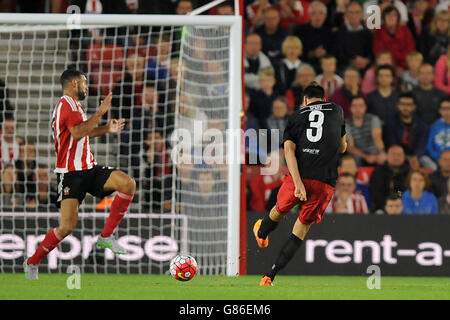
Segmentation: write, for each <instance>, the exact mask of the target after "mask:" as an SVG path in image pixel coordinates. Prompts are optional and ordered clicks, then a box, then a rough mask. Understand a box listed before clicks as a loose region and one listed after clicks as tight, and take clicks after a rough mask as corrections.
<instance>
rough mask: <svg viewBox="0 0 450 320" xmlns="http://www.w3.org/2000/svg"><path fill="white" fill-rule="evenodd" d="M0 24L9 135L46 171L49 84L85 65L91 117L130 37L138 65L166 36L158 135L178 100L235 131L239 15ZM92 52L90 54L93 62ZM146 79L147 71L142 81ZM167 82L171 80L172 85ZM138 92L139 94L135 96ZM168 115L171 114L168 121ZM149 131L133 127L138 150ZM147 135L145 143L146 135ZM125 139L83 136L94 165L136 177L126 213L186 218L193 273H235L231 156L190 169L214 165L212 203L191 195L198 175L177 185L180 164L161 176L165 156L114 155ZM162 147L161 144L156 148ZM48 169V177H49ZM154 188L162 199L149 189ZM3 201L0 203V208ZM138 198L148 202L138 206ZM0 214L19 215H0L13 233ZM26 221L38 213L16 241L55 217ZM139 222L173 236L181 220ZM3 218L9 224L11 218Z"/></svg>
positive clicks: (232, 143)
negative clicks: (27, 146)
mask: <svg viewBox="0 0 450 320" xmlns="http://www.w3.org/2000/svg"><path fill="white" fill-rule="evenodd" d="M0 25H1V26H0V47H1V48H2V49H0V51H2V54H1V56H2V58H0V59H1V64H2V65H3V67H2V74H4V76H5V79H4V80H5V83H6V87H7V88H8V90H9V93H10V95H9V99H10V102H11V104H12V105H13V106H14V107H15V118H16V120H17V126H18V135H19V136H21V137H24V138H25V142H31V143H33V144H34V146H35V148H36V151H37V158H36V160H37V163H39V164H46V165H47V167H48V168H49V169H50V170H53V169H54V167H55V155H54V150H53V144H52V141H51V140H50V138H49V136H50V134H49V133H50V122H51V120H52V119H51V113H52V110H53V108H54V107H55V104H56V101H57V100H58V99H59V98H60V96H61V89H60V85H59V83H58V79H59V76H60V74H61V73H62V71H63V70H64V69H65V68H68V67H69V66H71V65H75V67H76V68H79V69H82V70H83V69H84V70H85V71H86V73H87V74H88V76H89V82H90V84H89V86H90V88H89V89H90V94H89V99H88V100H87V102H86V103H87V113H88V114H90V113H91V112H92V111H93V110H95V109H96V108H97V107H98V105H99V102H100V100H101V99H102V97H103V96H104V95H103V94H104V92H105V91H108V90H113V89H114V88H115V85H114V84H116V83H118V81H119V80H120V79H121V77H118V76H123V75H124V74H125V71H126V63H127V59H128V58H129V56H130V54H129V52H130V51H128V52H127V50H133V49H135V48H136V47H138V46H139V45H140V44H136V46H135V47H132V46H131V43H132V41H134V40H133V39H135V38H134V37H137V39H140V37H142V39H147V40H148V42H147V43H146V44H143V47H145V48H143V49H144V50H143V51H142V52H145V53H144V54H147V55H146V56H145V61H146V62H148V61H149V60H152V59H154V60H155V61H159V59H160V58H161V57H162V55H163V54H164V53H163V51H160V48H159V47H158V46H159V44H158V43H159V42H161V41H162V42H164V41H169V42H170V45H171V48H172V51H171V53H170V58H169V60H166V61H165V62H164V63H163V65H164V66H165V68H167V70H166V71H167V77H163V76H161V75H160V74H157V75H155V76H154V78H153V82H154V83H155V88H156V90H157V91H158V93H159V98H160V101H159V108H160V110H161V109H163V110H169V109H170V108H169V107H172V106H173V107H174V110H171V111H170V112H165V113H161V114H162V115H161V114H158V115H156V114H155V115H154V116H155V118H157V117H161V119H160V120H161V121H162V123H163V124H162V130H161V132H162V134H163V136H165V137H166V138H167V140H169V134H170V132H171V131H173V129H177V125H179V126H181V125H183V124H186V122H185V121H184V122H183V120H180V119H181V117H182V116H183V115H182V114H180V104H181V107H183V104H185V105H188V106H189V105H190V104H193V105H194V106H195V108H196V109H197V110H198V114H206V118H205V119H204V120H205V121H206V122H205V123H206V125H207V127H208V128H209V127H211V126H213V127H214V125H217V128H218V130H222V131H223V132H224V133H225V132H227V130H229V131H230V132H233V131H234V132H236V130H240V129H241V122H240V113H241V109H242V92H241V91H242V70H241V65H242V63H241V52H242V18H241V17H240V16H207V15H202V16H191V15H118V14H101V15H97V14H94V15H91V14H87V15H85V14H10V13H1V14H0ZM74 31H76V32H78V34H79V35H78V38H77V37H76V36H74ZM84 32H87V33H89V34H90V37H89V38H83V37H82V36H80V34H84ZM167 39H169V40H167ZM118 47H121V48H118ZM155 48H156V49H155ZM140 49H141V48H139V50H140ZM95 50H97V51H95ZM146 50H147V51H146ZM161 50H162V49H161ZM139 52H141V51H139ZM149 52H150V53H149ZM176 54H178V56H176ZM95 55H97V56H95ZM93 56H95V57H96V58H95V59H97V60H95V61H93V60H92V57H93ZM200 57H201V58H200ZM89 59H91V60H89ZM175 59H178V60H179V63H178V67H179V70H178V76H175V74H174V73H171V70H170V68H171V67H172V64H171V62H172V61H174V60H175ZM147 68H148V66H147ZM181 69H182V71H180V70H181ZM149 79H150V75H149V73H148V69H147V70H146V72H145V78H144V82H143V86H144V87H145V86H146V83H148V82H149V81H148V80H149ZM95 81H97V83H96V82H95ZM173 82H175V83H176V84H177V85H176V86H175V87H174V86H173V84H172V83H173ZM91 89H92V90H91ZM144 89H145V88H144ZM144 89H142V90H144ZM130 90H131V96H136V95H139V94H140V93H139V92H137V91H136V92H135V91H134V90H137V89H136V88H133V89H130ZM117 92H118V95H117V96H116V97H120V98H124V97H127V95H129V94H130V93H129V92H128V93H127V92H124V91H123V90H122V91H121V90H118V91H117ZM142 99H143V100H144V99H145V96H144V94H142ZM121 101H122V102H123V101H124V100H123V99H122V100H121ZM86 103H85V104H86ZM143 104H144V103H143ZM191 107H192V106H191ZM171 112H172V113H171ZM171 117H172V118H176V119H174V121H173V122H171V121H172V120H171ZM202 119H203V118H202ZM129 120H130V123H131V122H133V121H135V122H139V121H141V118H140V117H138V116H134V115H131V116H130V119H129ZM197 120H198V119H197ZM150 131H151V132H149V133H147V131H145V130H144V129H141V130H140V131H139V132H138V134H139V135H140V139H141V140H140V143H143V144H145V143H147V145H146V148H150V149H151V148H153V146H154V144H153V143H154V142H155V141H156V139H157V138H155V134H156V132H157V131H158V130H155V128H154V127H153V128H152V129H150ZM150 133H151V134H152V135H151V139H152V140H150V141H149V140H148V139H150V138H149V137H150ZM147 134H149V135H147ZM147 138H148V139H147ZM124 139H125V137H124V136H122V135H119V136H118V137H117V136H115V137H112V136H108V137H107V138H106V141H100V139H98V140H94V139H92V140H91V145H92V149H93V153H94V157H96V159H97V162H98V163H99V164H102V165H108V166H114V167H118V168H121V169H123V168H122V167H121V163H122V162H121V161H122V160H124V163H127V164H128V166H126V167H125V169H126V170H127V171H128V172H129V173H131V176H133V177H134V175H133V174H132V173H133V172H135V173H136V174H137V175H139V178H137V180H138V182H139V183H138V190H137V192H136V195H137V197H136V198H137V199H138V202H137V203H133V204H132V207H131V211H132V212H133V211H134V212H133V213H142V212H143V213H145V214H153V213H155V214H181V215H183V216H186V217H187V218H186V219H187V223H186V224H187V228H188V229H187V234H188V240H187V241H188V244H187V250H188V252H186V253H187V254H190V255H192V256H194V257H195V258H196V260H197V262H198V264H199V272H200V273H208V274H226V275H228V276H234V275H237V274H238V273H239V255H240V252H239V244H240V242H239V240H240V239H239V234H240V230H239V221H240V163H239V162H236V161H228V162H227V163H226V164H225V167H220V168H219V167H217V168H212V169H211V168H210V167H201V166H199V167H194V168H191V170H192V172H193V173H194V174H195V176H196V177H197V178H198V177H199V176H201V175H202V174H203V173H205V172H214V175H213V180H214V181H213V182H214V183H215V187H216V188H215V189H214V190H213V191H211V194H212V195H213V199H214V200H213V201H211V200H209V201H210V202H209V203H207V204H206V202H205V203H201V202H199V200H198V196H199V195H200V194H201V192H203V191H201V192H199V185H197V184H195V186H193V184H194V183H195V181H194V180H195V179H197V178H195V179H191V181H190V182H189V183H185V182H184V181H185V180H183V179H184V177H181V176H180V168H178V167H177V166H176V165H172V167H171V169H172V171H171V172H170V173H168V172H166V171H165V170H166V167H165V166H164V164H163V163H162V162H163V161H164V160H161V161H162V162H161V163H159V164H156V163H149V162H148V161H147V160H148V159H149V158H148V155H149V153H147V152H148V150H147V149H145V150H140V151H139V152H137V153H134V151H132V150H131V149H130V150H128V153H123V152H122V151H121V149H120V148H121V147H126V146H127V143H126V142H125V141H126V140H124ZM128 139H131V140H130V141H132V142H130V145H132V144H133V143H134V140H133V138H132V134H131V131H130V135H129V136H128ZM241 143H242V141H241V139H227V146H226V150H227V154H226V155H225V156H226V157H227V158H229V159H235V158H236V155H239V154H240V153H241ZM155 145H156V142H155ZM163 152H164V151H161V154H162V153H163ZM155 154H157V152H156V153H155ZM134 157H139V159H140V160H139V163H138V164H134V162H133V161H134V159H135V158H134ZM156 158H158V157H156ZM143 159H146V160H143ZM146 161H147V162H146ZM158 161H159V160H158ZM148 170H150V171H148ZM151 170H154V172H158V174H160V175H161V177H162V178H161V179H162V180H161V179H160V180H161V181H159V182H155V181H156V180H155V179H154V178H155V177H154V176H151V178H148V176H146V174H147V173H148V172H152V174H153V171H151ZM160 172H162V173H160ZM216 173H217V175H216ZM155 174H156V173H155ZM50 176H51V178H52V180H55V178H54V176H53V175H50ZM135 178H136V177H135ZM165 178H167V182H168V183H167V184H166V180H164V179H165ZM182 178H183V179H182ZM144 186H147V187H144ZM48 188H50V187H48ZM149 190H150V191H149ZM202 190H203V189H202ZM205 192H206V191H205ZM156 193H158V194H159V196H160V197H161V199H158V198H157V197H156V196H155V194H156ZM167 194H169V195H170V197H169V198H165V195H167ZM202 201H203V200H202ZM4 205H5V204H4V203H0V206H4ZM96 205H97V201H96V200H94V199H93V198H89V197H88V198H86V200H85V203H83V205H82V206H81V207H80V208H81V210H82V211H84V212H93V211H95V210H98V209H96ZM142 205H145V206H146V208H147V209H145V210H144V211H143V209H142V207H141V206H142ZM155 208H158V209H155ZM186 208H188V209H186ZM2 210H3V209H2ZM50 210H51V208H50V204H48V205H47V206H39V207H36V208H35V209H34V211H35V212H43V213H44V215H45V212H46V211H50ZM208 210H209V212H208ZM3 211H9V210H7V209H6V210H3ZM155 211H156V212H155ZM199 212H201V214H200V213H199ZM8 219H9V220H10V219H12V220H13V221H14V219H19V218H17V217H15V216H5V215H3V216H2V215H0V234H3V233H8V234H9V233H11V234H12V233H14V232H17V231H18V230H19V228H17V227H12V228H13V229H14V230H5V229H4V228H5V223H4V222H5V221H6V220H8ZM30 219H33V217H32V216H31V217H30ZM34 219H36V221H38V220H37V219H39V223H37V222H36V224H31V225H34V227H32V226H31V225H28V224H27V223H28V222H27V223H25V224H24V225H23V227H24V228H28V229H26V230H25V231H24V232H22V236H23V238H25V236H26V235H29V234H31V233H34V234H36V235H37V234H42V233H44V231H45V230H46V229H49V228H50V227H55V223H56V221H55V218H54V217H53V216H51V215H49V217H48V219H47V221H48V222H47V225H46V226H43V225H42V221H43V220H42V219H43V218H42V216H39V218H37V217H35V218H34ZM18 221H19V220H18ZM138 221H139V222H138V223H137V227H136V225H133V226H132V227H130V228H138V229H139V228H144V229H146V230H147V231H148V230H152V228H153V229H155V230H156V229H157V230H156V231H155V232H154V233H153V234H152V235H153V236H154V235H155V233H159V234H163V233H168V234H169V235H170V236H173V237H175V238H177V235H178V234H180V233H182V234H184V233H183V232H181V231H180V228H181V227H180V226H181V224H179V223H178V222H177V221H178V220H176V219H162V218H161V223H160V225H159V226H151V225H143V223H142V222H141V220H138ZM142 221H144V220H142ZM145 221H147V220H145ZM152 221H153V220H152ZM21 223H23V220H21V222H17V225H20V224H21ZM186 224H184V223H183V224H182V225H183V226H185V225H186ZM12 225H13V226H15V225H16V224H15V223H14V222H13V223H12ZM78 227H79V228H92V231H93V232H94V230H95V227H93V226H90V225H85V224H84V223H82V224H79V225H78ZM32 228H36V230H34V229H32ZM119 229H120V228H119ZM122 231H123V233H124V234H123V235H125V234H126V233H127V232H128V231H133V233H134V234H136V233H139V230H134V229H133V230H126V229H125V230H122ZM122 231H121V232H122ZM180 241H181V240H180ZM180 247H183V246H180ZM150 263H156V262H154V261H151V262H150ZM167 264H168V261H167ZM141 267H142V266H138V267H136V268H135V269H134V267H133V266H129V267H127V268H128V269H129V270H131V269H133V270H136V272H142V270H144V269H143V268H141ZM2 268H3V267H0V271H5V270H2ZM128 269H127V270H128ZM161 270H162V269H161ZM11 271H20V265H18V264H17V265H14V266H13V269H12V270H11ZM96 272H97V271H96Z"/></svg>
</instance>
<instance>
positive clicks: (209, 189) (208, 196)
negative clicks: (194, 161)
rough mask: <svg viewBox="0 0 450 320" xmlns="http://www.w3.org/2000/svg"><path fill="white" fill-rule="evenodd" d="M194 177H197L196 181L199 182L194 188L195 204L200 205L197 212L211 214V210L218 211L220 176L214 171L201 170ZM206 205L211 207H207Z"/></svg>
mask: <svg viewBox="0 0 450 320" xmlns="http://www.w3.org/2000/svg"><path fill="white" fill-rule="evenodd" d="M205 169H206V168H205ZM194 175H195V176H196V178H195V181H196V182H197V184H196V186H195V187H194V190H195V193H194V198H195V200H194V201H195V202H194V203H196V204H199V205H200V207H197V208H196V209H195V210H196V211H200V212H201V211H203V212H208V213H210V211H211V209H216V210H217V207H216V206H217V191H218V185H217V179H218V176H217V175H216V173H215V172H213V171H212V170H201V171H198V172H196V173H195V174H194ZM205 205H209V206H207V207H205Z"/></svg>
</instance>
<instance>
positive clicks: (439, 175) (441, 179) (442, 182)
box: [430, 150, 450, 198]
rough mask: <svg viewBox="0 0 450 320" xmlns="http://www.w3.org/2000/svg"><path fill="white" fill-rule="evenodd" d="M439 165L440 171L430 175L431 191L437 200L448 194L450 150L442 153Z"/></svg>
mask: <svg viewBox="0 0 450 320" xmlns="http://www.w3.org/2000/svg"><path fill="white" fill-rule="evenodd" d="M438 163H439V167H438V169H437V170H436V171H434V172H433V173H431V174H430V181H431V187H430V191H431V192H432V193H433V194H434V195H435V196H436V198H440V197H442V196H443V195H446V194H447V181H448V180H449V178H450V150H445V151H443V152H442V153H441V156H440V157H439V162H438Z"/></svg>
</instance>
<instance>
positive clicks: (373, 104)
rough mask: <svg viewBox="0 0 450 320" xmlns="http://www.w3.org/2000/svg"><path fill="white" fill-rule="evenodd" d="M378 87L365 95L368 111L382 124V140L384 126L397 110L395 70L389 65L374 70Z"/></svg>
mask: <svg viewBox="0 0 450 320" xmlns="http://www.w3.org/2000/svg"><path fill="white" fill-rule="evenodd" d="M375 77H376V79H377V84H378V87H377V89H376V90H374V91H372V92H371V93H369V94H368V95H367V105H368V112H369V113H371V114H375V115H377V116H378V117H379V118H380V120H381V123H382V125H383V131H384V132H383V140H384V141H387V139H386V133H387V131H386V127H387V125H388V123H389V121H391V119H392V118H393V117H394V114H395V113H396V112H397V102H398V92H397V91H396V90H395V89H394V84H395V71H394V68H392V66H390V65H383V66H379V67H377V69H376V71H375Z"/></svg>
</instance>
